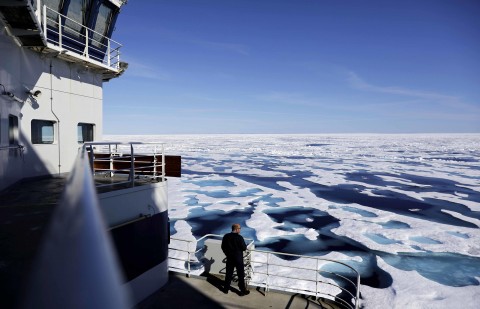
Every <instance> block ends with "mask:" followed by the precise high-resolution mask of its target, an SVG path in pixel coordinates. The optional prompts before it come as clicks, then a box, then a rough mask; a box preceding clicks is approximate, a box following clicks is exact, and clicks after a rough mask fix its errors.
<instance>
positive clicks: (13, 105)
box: [0, 28, 103, 190]
mask: <svg viewBox="0 0 480 309" xmlns="http://www.w3.org/2000/svg"><path fill="white" fill-rule="evenodd" d="M0 84H2V85H3V86H4V87H5V90H6V91H8V92H12V93H13V94H14V95H15V96H16V97H18V98H19V99H20V100H21V101H23V102H24V103H19V102H17V101H15V100H12V99H11V98H10V97H8V96H6V95H0V149H1V150H0V190H2V189H4V188H5V187H7V186H8V185H10V184H12V183H14V182H16V181H18V180H20V179H22V178H25V177H33V176H40V175H46V174H56V173H64V172H69V171H70V170H71V168H72V166H73V162H74V159H75V157H76V154H77V149H78V147H79V146H80V145H79V144H78V142H77V125H78V123H79V122H83V123H91V124H95V129H94V131H95V133H94V139H95V140H101V139H102V129H103V128H102V75H101V74H99V73H96V72H93V71H91V70H90V71H89V70H87V69H86V68H85V67H83V65H82V64H78V63H68V62H66V61H64V60H60V59H58V58H56V57H55V56H52V55H50V56H49V55H42V54H40V53H38V52H35V51H32V50H29V49H27V48H22V47H19V46H18V45H17V44H16V43H15V42H14V40H13V38H12V37H10V36H8V34H7V33H6V31H5V29H4V28H1V29H0ZM28 90H33V91H36V90H40V91H41V92H42V94H41V96H40V97H39V98H33V97H32V96H30V95H28V94H27V91H28ZM2 91H3V87H1V86H0V93H1V92H2ZM9 115H14V116H17V117H18V122H19V125H18V127H19V144H20V145H23V146H25V150H24V152H23V153H22V152H20V151H19V150H12V149H6V147H8V146H9V139H8V130H9V129H8V117H9ZM32 119H39V120H49V121H54V122H56V123H55V127H54V131H55V141H54V143H53V144H35V145H32V143H31V121H32Z"/></svg>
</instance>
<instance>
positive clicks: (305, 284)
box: [169, 234, 360, 309]
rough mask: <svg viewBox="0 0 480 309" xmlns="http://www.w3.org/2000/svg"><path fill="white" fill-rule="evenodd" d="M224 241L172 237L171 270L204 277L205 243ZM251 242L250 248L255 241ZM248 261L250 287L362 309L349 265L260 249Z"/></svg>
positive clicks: (248, 254)
mask: <svg viewBox="0 0 480 309" xmlns="http://www.w3.org/2000/svg"><path fill="white" fill-rule="evenodd" d="M222 237H223V235H216V234H207V235H205V236H203V237H201V238H199V239H198V240H185V239H180V238H176V237H170V240H171V243H170V245H169V270H170V271H173V272H179V273H184V274H187V276H190V275H200V274H201V273H202V272H203V266H204V265H203V264H202V258H201V257H200V258H199V254H200V255H201V254H202V250H204V241H205V239H207V238H219V239H221V238H222ZM247 241H248V245H247V247H249V246H250V244H251V243H253V240H250V239H247ZM292 259H295V260H292ZM244 261H245V280H246V282H247V284H248V285H250V286H257V287H262V288H264V289H265V292H268V291H269V290H280V291H286V292H291V293H300V294H304V295H310V296H315V297H316V298H317V299H318V298H326V299H330V300H332V301H333V302H335V303H336V304H338V305H340V306H342V307H344V308H348V309H358V308H359V303H360V274H359V273H358V272H357V271H356V270H355V269H354V268H353V267H351V266H349V265H348V264H346V263H343V262H340V261H336V260H331V259H326V258H321V257H316V256H306V255H297V254H289V253H282V252H274V251H264V250H257V249H247V251H246V253H245V255H244ZM350 278H354V279H350Z"/></svg>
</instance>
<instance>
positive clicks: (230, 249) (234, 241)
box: [222, 223, 250, 296]
mask: <svg viewBox="0 0 480 309" xmlns="http://www.w3.org/2000/svg"><path fill="white" fill-rule="evenodd" d="M240 230H241V227H240V224H238V223H235V224H233V225H232V232H230V233H228V234H225V235H224V236H223V239H222V251H223V253H225V256H226V257H227V270H226V271H227V274H226V276H225V286H224V289H223V293H225V294H227V293H228V291H229V290H230V283H231V282H232V278H233V269H234V268H236V269H237V275H238V287H239V288H240V296H244V295H248V294H250V291H248V290H247V287H246V285H245V268H244V267H245V266H244V264H243V252H244V251H245V250H247V245H246V244H245V240H244V239H243V237H242V235H240Z"/></svg>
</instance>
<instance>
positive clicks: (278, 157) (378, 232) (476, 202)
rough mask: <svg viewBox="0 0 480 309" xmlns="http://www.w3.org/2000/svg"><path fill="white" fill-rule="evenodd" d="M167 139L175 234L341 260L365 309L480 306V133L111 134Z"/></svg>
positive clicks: (128, 138)
mask: <svg viewBox="0 0 480 309" xmlns="http://www.w3.org/2000/svg"><path fill="white" fill-rule="evenodd" d="M106 138H107V139H110V140H118V141H144V142H164V143H166V152H167V154H174V155H181V156H182V178H170V179H169V216H170V220H171V222H172V231H171V232H172V236H174V237H178V238H184V239H189V240H193V239H195V238H196V239H198V238H200V237H201V236H203V235H204V234H207V233H212V234H224V233H226V232H228V231H229V229H230V226H231V224H232V223H233V222H238V223H240V224H242V226H243V227H244V228H243V229H242V234H243V235H244V236H245V237H247V238H251V239H253V240H254V241H255V246H256V248H260V249H262V248H264V249H266V250H274V251H283V252H288V253H293V254H302V255H312V256H319V257H324V258H325V257H326V258H332V259H338V260H341V261H343V262H345V263H347V264H349V265H351V266H353V267H355V268H356V269H358V270H359V271H360V273H361V275H362V286H361V298H362V300H361V304H362V306H364V307H365V308H387V307H389V308H457V307H458V306H459V304H461V307H462V308H465V309H467V308H478V301H476V300H478V299H480V282H479V281H480V135H478V134H442V135H440V134H416V135H413V134H412V135H374V134H370V135H369V134H352V135H190V136H187V135H170V136H161V135H158V136H110V137H106Z"/></svg>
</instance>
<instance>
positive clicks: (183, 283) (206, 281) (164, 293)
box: [135, 272, 338, 309]
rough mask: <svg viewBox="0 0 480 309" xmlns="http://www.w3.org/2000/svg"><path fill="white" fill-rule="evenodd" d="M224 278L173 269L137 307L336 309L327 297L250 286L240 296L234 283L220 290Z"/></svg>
mask: <svg viewBox="0 0 480 309" xmlns="http://www.w3.org/2000/svg"><path fill="white" fill-rule="evenodd" d="M222 284H223V279H222V278H220V277H216V276H213V275H210V276H208V277H190V278H188V277H187V276H186V275H184V274H178V273H172V272H170V275H169V281H168V283H167V284H166V285H165V286H164V287H163V288H161V289H160V290H159V291H157V292H155V293H154V294H152V295H151V296H150V297H149V298H147V299H146V300H144V301H143V302H141V303H140V304H138V305H137V306H136V307H135V308H136V309H154V308H195V309H207V308H209V309H216V308H218V309H220V308H225V309H250V308H251V309H263V308H265V309H270V308H273V309H277V308H282V309H283V308H285V309H287V308H288V309H300V308H309V309H314V308H323V309H335V308H338V306H337V305H335V304H332V303H331V302H329V301H328V300H326V301H323V300H322V301H321V302H319V301H317V300H315V299H314V297H307V296H305V295H301V294H291V293H283V292H278V291H269V292H268V293H266V294H265V292H264V289H263V288H254V287H250V294H248V295H245V296H240V295H239V290H238V289H237V287H236V286H235V285H234V284H232V288H231V290H230V292H229V293H228V294H224V293H223V292H222V290H221V288H222Z"/></svg>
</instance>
